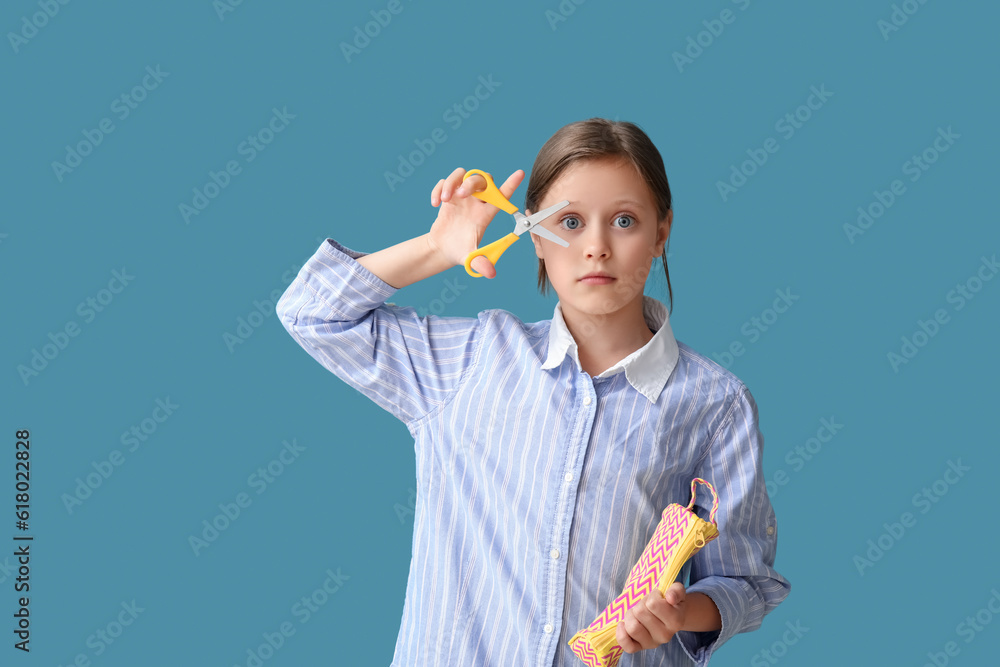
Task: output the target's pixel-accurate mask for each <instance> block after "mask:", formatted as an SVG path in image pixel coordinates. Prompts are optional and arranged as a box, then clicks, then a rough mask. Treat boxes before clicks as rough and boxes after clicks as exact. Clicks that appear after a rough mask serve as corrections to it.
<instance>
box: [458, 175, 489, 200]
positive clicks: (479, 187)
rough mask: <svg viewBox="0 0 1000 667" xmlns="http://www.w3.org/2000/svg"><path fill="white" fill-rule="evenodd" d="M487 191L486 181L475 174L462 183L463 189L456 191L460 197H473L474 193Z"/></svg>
mask: <svg viewBox="0 0 1000 667" xmlns="http://www.w3.org/2000/svg"><path fill="white" fill-rule="evenodd" d="M485 189H486V179H485V178H483V177H482V176H480V175H479V174H473V175H472V176H469V177H468V178H467V179H465V180H464V181H462V185H461V187H459V188H458V190H456V191H455V194H458V195H462V196H465V195H471V194H472V193H473V192H482V191H483V190H485Z"/></svg>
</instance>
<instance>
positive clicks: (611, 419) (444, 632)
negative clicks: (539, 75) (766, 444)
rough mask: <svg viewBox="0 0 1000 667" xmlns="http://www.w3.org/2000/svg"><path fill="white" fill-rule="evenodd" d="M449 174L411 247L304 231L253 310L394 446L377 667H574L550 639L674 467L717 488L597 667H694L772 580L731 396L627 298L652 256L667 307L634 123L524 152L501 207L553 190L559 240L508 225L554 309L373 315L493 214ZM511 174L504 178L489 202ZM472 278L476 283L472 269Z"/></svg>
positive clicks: (662, 312)
mask: <svg viewBox="0 0 1000 667" xmlns="http://www.w3.org/2000/svg"><path fill="white" fill-rule="evenodd" d="M464 174H465V171H464V170H463V169H456V170H455V171H454V172H453V173H452V174H451V175H449V176H448V177H447V178H445V179H442V180H441V181H440V182H438V184H437V185H436V186H435V187H434V189H433V191H432V193H431V204H432V205H434V206H435V207H439V213H438V216H437V219H436V220H435V221H434V223H433V225H432V226H431V228H430V231H429V232H428V233H427V234H424V235H422V236H418V237H416V238H414V239H411V240H409V241H405V242H403V243H400V244H398V245H395V246H392V247H390V248H387V249H385V250H382V251H379V252H376V253H373V254H362V253H358V252H355V251H353V250H349V249H347V248H346V247H344V246H342V245H340V244H339V243H337V242H336V241H334V240H332V239H327V241H326V242H324V243H323V245H322V246H321V247H320V248H319V249H318V250H317V251H316V253H315V254H314V255H313V257H312V258H311V259H310V260H309V261H308V262H307V263H306V264H305V266H303V268H302V270H301V271H300V272H299V275H298V277H297V278H296V280H295V281H294V282H293V283H292V284H291V285H290V286H289V288H288V290H287V291H286V292H285V294H284V295H283V296H282V298H281V300H280V302H279V303H278V305H277V312H278V315H279V317H280V318H281V321H282V323H283V324H284V326H285V327H286V328H287V330H288V331H289V333H290V334H291V335H292V336H293V337H294V338H295V340H296V341H297V342H298V343H299V344H300V345H301V346H302V347H303V348H305V350H306V351H307V352H309V354H310V355H312V356H313V357H314V358H315V359H316V360H317V361H319V362H320V363H321V364H323V366H324V367H326V368H327V369H329V370H330V371H332V372H334V373H336V374H337V375H338V376H339V377H341V378H342V379H343V380H344V381H345V382H347V383H348V384H349V385H350V386H352V387H354V388H355V389H357V390H359V391H360V392H362V393H363V394H365V395H366V396H368V397H369V398H371V399H372V400H373V401H375V402H376V403H377V404H378V405H380V406H381V407H383V408H384V409H386V410H388V411H389V412H390V413H392V414H393V415H394V416H395V417H397V418H398V419H400V420H402V421H403V422H404V423H405V424H406V426H407V427H408V429H409V431H410V433H411V434H412V435H413V438H414V440H415V451H416V457H417V468H416V470H417V500H416V508H415V515H414V534H413V549H412V561H411V564H410V570H409V576H408V580H407V588H406V599H405V603H404V607H403V615H402V620H401V625H400V629H399V634H398V637H397V640H396V648H395V653H394V656H393V662H392V666H393V667H412V666H416V665H419V666H420V667H426V666H430V665H448V666H450V665H456V666H457V665H477V666H479V667H487V666H494V665H497V666H499V665H556V666H560V665H576V664H582V663H580V662H579V660H578V659H577V658H576V656H575V655H573V653H572V652H571V650H570V648H569V646H568V640H569V638H570V637H571V636H573V634H575V633H576V632H577V631H578V630H580V629H582V628H584V627H586V626H587V625H589V624H590V622H591V621H592V620H593V619H594V618H595V617H596V616H597V615H598V614H599V613H600V612H601V611H603V610H604V607H605V606H606V605H607V604H608V603H609V602H610V601H611V600H613V599H614V598H615V597H616V596H617V595H618V593H620V592H621V588H622V586H623V584H624V582H625V579H626V578H627V576H628V573H629V570H630V569H631V568H632V566H633V564H634V563H635V562H636V560H638V558H639V556H640V555H641V553H642V551H643V549H644V547H645V545H646V542H647V541H648V539H649V537H650V536H651V535H652V534H653V530H654V529H655V528H656V525H657V523H658V522H659V518H660V512H661V510H662V509H663V508H664V507H666V506H667V505H668V504H669V503H671V502H678V503H681V504H686V503H687V500H688V494H689V493H690V490H689V485H690V483H691V479H692V478H694V477H702V478H704V479H707V480H708V481H709V482H711V483H712V484H713V485H714V486H715V487H716V489H717V490H718V492H719V498H720V504H719V509H718V513H717V516H716V520H717V522H718V528H719V532H720V536H719V537H718V539H716V540H714V541H713V542H710V543H709V544H708V545H707V546H706V547H705V548H704V549H702V550H701V551H700V552H699V553H698V554H697V555H696V556H695V557H694V558H692V559H691V561H689V563H688V564H687V565H686V566H685V568H684V570H683V571H682V572H681V575H680V577H679V579H678V581H677V582H675V583H674V584H672V585H671V586H670V588H669V589H668V590H667V593H666V596H664V597H661V596H660V595H659V593H657V592H656V591H654V592H653V593H652V594H651V595H650V596H649V597H647V598H646V599H644V600H643V601H642V602H640V603H639V604H638V605H636V607H634V608H633V609H631V610H630V611H629V612H628V614H627V616H626V618H625V620H624V622H622V623H620V624H619V625H618V627H617V638H618V642H619V644H621V646H622V647H623V648H624V650H625V652H626V653H628V654H632V653H635V655H634V656H629V655H624V656H622V661H621V662H620V664H621V665H690V664H698V665H705V664H707V663H708V660H709V658H710V657H711V655H712V653H713V652H714V651H715V650H716V649H718V648H719V646H721V645H722V644H724V643H725V642H726V641H727V640H728V639H729V638H730V637H732V636H733V635H735V634H736V633H739V632H747V631H750V630H755V629H756V628H758V627H759V626H760V624H761V621H762V619H763V617H764V616H765V615H766V614H767V613H769V612H770V611H771V610H772V609H774V608H775V607H776V606H777V605H778V604H779V603H780V602H781V601H782V600H783V599H784V598H785V597H786V596H787V595H788V592H789V590H790V585H789V583H788V581H787V580H786V579H785V578H783V577H782V576H781V575H780V574H778V572H776V571H775V570H774V568H773V565H774V558H775V553H776V547H777V527H776V523H775V517H774V512H773V510H772V508H771V504H770V501H769V499H768V496H767V492H766V490H765V486H764V478H763V473H762V469H761V455H762V446H763V437H762V436H761V434H760V431H759V429H758V426H757V406H756V404H755V402H754V400H753V397H752V396H751V395H750V392H749V391H748V390H747V388H746V387H745V386H744V385H743V383H742V382H740V380H739V379H738V378H737V377H735V376H734V375H733V374H731V373H729V372H728V371H726V370H724V369H723V368H721V367H720V366H718V365H716V364H715V363H714V362H712V361H710V360H709V359H707V358H705V357H703V356H702V355H700V354H698V353H697V352H695V351H694V350H692V349H691V348H689V347H687V346H686V345H684V344H683V343H681V342H679V341H677V340H675V339H674V336H673V333H672V331H671V329H670V323H669V318H668V311H667V308H666V307H665V306H664V305H663V304H662V303H660V302H659V301H657V300H655V299H653V298H651V297H648V296H645V295H644V293H643V288H644V286H645V283H646V277H647V275H648V274H649V272H650V269H651V266H652V264H653V261H654V259H655V258H656V257H658V256H659V257H662V260H663V270H664V273H665V274H666V276H667V286H668V291H669V292H670V302H671V306H672V301H673V294H672V289H671V288H670V283H669V280H670V277H669V272H668V271H667V266H666V251H665V244H666V243H667V239H668V238H669V235H670V227H671V224H672V221H673V212H672V210H671V199H670V187H669V185H668V182H667V177H666V173H665V171H664V167H663V160H662V158H661V157H660V154H659V152H658V151H657V149H656V147H655V146H654V145H653V144H652V142H651V141H650V140H649V138H648V137H647V136H646V134H645V133H644V132H643V131H642V130H640V129H639V128H638V127H637V126H635V125H633V124H631V123H627V122H613V121H608V120H604V119H599V118H593V119H590V120H587V121H581V122H576V123H572V124H570V125H567V126H566V127H563V128H562V129H560V130H559V131H558V132H556V133H555V135H553V136H552V138H550V139H549V141H548V142H546V144H545V145H544V146H543V147H542V149H541V151H540V152H539V154H538V157H537V158H536V160H535V164H534V167H533V169H532V174H531V179H530V181H529V183H528V189H527V193H526V197H525V206H524V208H525V212H526V213H527V214H529V215H530V213H531V212H532V211H538V210H541V209H543V208H546V207H548V206H551V205H552V204H554V203H556V202H559V201H561V200H563V199H566V200H569V202H570V205H569V206H568V207H565V208H563V209H561V210H560V211H558V212H557V213H555V214H554V215H552V216H550V217H549V218H548V219H546V220H545V221H544V222H543V223H542V225H543V226H545V227H546V228H548V229H549V231H551V232H553V233H554V234H555V235H556V236H559V237H561V238H562V239H564V240H565V241H567V242H568V244H569V245H568V247H562V246H560V245H558V244H556V243H553V242H551V241H549V240H547V239H540V238H539V237H537V236H535V235H534V234H532V235H531V239H532V241H533V242H534V245H535V253H536V254H537V256H538V259H539V273H538V282H539V288H540V289H541V290H542V291H543V293H544V291H545V289H546V287H547V285H549V284H551V286H552V287H553V288H554V289H555V291H556V294H557V295H558V297H559V302H558V304H557V305H556V307H555V312H554V313H553V316H552V319H551V320H547V321H542V322H534V323H526V322H522V321H520V320H519V319H518V318H517V317H515V316H514V315H512V314H510V313H508V312H506V311H502V310H486V311H484V312H482V313H480V314H479V316H478V317H477V318H459V317H435V316H430V317H425V318H421V317H418V316H417V314H416V312H415V310H414V309H413V308H409V307H397V306H395V305H391V304H387V303H386V300H387V299H388V298H389V297H390V296H391V295H392V293H393V292H394V291H395V290H396V289H399V288H401V287H404V286H406V285H409V284H411V283H413V282H416V281H418V280H422V279H424V278H426V277H428V276H432V275H434V274H437V273H439V272H441V271H444V270H446V269H449V268H452V267H454V266H456V265H460V264H462V263H463V262H464V259H465V257H466V256H467V255H468V253H470V252H471V251H472V250H474V249H475V248H477V247H478V245H479V243H480V241H481V240H482V238H483V234H484V232H485V230H486V227H487V225H488V224H489V223H490V221H491V220H492V218H493V216H494V215H495V214H496V212H497V209H496V208H495V207H493V206H492V205H490V204H486V203H485V202H482V201H479V200H478V199H476V198H473V197H470V194H471V192H472V191H473V189H474V188H477V187H482V185H483V184H484V181H483V179H482V178H481V177H479V176H475V177H473V178H470V179H469V180H468V181H466V182H465V183H463V181H462V177H463V176H464ZM523 178H524V173H523V172H522V171H520V170H518V171H517V172H515V173H514V174H513V175H511V176H510V178H508V179H507V181H506V182H505V183H504V184H503V185H502V186H501V188H500V190H501V191H502V192H503V194H504V196H506V197H508V198H510V197H511V196H512V195H513V193H514V191H515V190H516V188H517V186H518V185H519V184H520V183H521V181H522V179H523ZM477 181H479V182H478V183H477ZM473 268H474V269H476V270H477V271H479V272H480V273H482V274H484V275H485V276H487V277H493V276H494V275H495V269H494V267H493V266H492V264H491V263H490V261H489V260H488V259H486V258H484V257H480V258H477V260H476V262H475V263H474V264H473ZM708 501H709V503H708V506H709V507H710V506H711V504H710V501H711V499H710V498H709V499H708ZM704 502H705V499H704V498H702V497H699V498H698V499H697V500H696V503H695V508H697V509H698V513H699V515H701V516H703V517H707V511H706V510H705V508H704V507H703V506H702V503H704ZM685 580H689V585H688V586H687V587H685V586H684V584H683V583H682V582H683V581H685Z"/></svg>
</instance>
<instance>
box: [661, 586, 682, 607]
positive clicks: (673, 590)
mask: <svg viewBox="0 0 1000 667" xmlns="http://www.w3.org/2000/svg"><path fill="white" fill-rule="evenodd" d="M686 597H687V591H685V590H684V584H682V583H681V582H679V581H675V582H674V583H672V584H670V586H669V587H668V588H667V592H666V593H665V594H664V596H663V598H664V599H665V600H666V601H667V602H669V603H670V604H671V605H673V606H675V607H676V606H677V605H679V604H680V603H681V602H684V599H685V598H686Z"/></svg>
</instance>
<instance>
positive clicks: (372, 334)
mask: <svg viewBox="0 0 1000 667" xmlns="http://www.w3.org/2000/svg"><path fill="white" fill-rule="evenodd" d="M364 254H365V253H359V252H355V251H353V250H349V249H348V248H345V247H344V246H342V245H340V244H339V243H337V242H336V241H334V240H333V239H327V240H326V241H324V242H323V244H322V245H321V246H320V247H319V249H318V250H317V251H316V252H315V254H314V255H313V256H312V257H311V258H310V259H309V260H308V261H307V262H306V263H305V265H304V266H303V267H302V269H301V270H300V271H299V273H298V275H297V276H296V278H295V280H294V281H292V284H291V285H289V286H288V289H287V290H285V293H284V294H283V295H282V296H281V298H280V299H279V300H278V303H277V306H276V308H275V310H276V311H277V314H278V318H279V319H280V320H281V323H282V324H283V325H284V327H285V329H287V330H288V333H290V334H291V336H292V338H294V339H295V340H296V342H298V344H299V345H301V346H302V348H303V349H305V351H306V352H308V353H309V354H310V355H311V356H312V357H313V358H314V359H316V361H318V362H319V363H320V364H322V365H323V367H324V368H326V369H327V370H329V371H331V372H332V373H334V374H336V375H337V376H338V377H339V378H341V379H342V380H343V381H344V382H346V383H347V384H348V385H350V386H351V387H353V388H354V389H356V390H358V391H359V392H361V393H362V394H364V395H365V396H367V397H368V398H370V399H371V400H372V401H374V402H375V403H376V404H378V405H379V406H380V407H382V408H383V409H385V410H387V411H388V412H390V413H391V414H392V415H393V416H395V417H396V418H397V419H399V420H400V421H402V422H404V423H405V424H406V425H407V426H410V425H411V424H412V422H414V421H416V420H419V419H421V418H422V417H424V416H426V415H427V414H429V413H430V412H432V411H434V410H435V409H437V408H439V407H441V406H442V405H444V404H445V403H446V402H447V401H448V400H449V398H450V397H451V396H452V394H453V393H454V391H455V390H456V389H457V387H458V385H459V383H460V382H461V381H462V379H463V377H464V376H465V373H466V371H467V369H468V368H469V366H470V365H471V364H472V361H473V359H474V357H475V353H476V348H477V336H476V334H477V332H478V331H479V320H478V319H473V318H459V317H436V316H429V317H423V318H422V317H419V316H418V315H417V313H416V311H415V310H414V309H413V308H409V307H405V308H401V307H396V306H392V305H388V304H386V303H385V301H386V299H388V298H389V297H390V296H392V294H393V293H394V292H395V291H396V289H395V288H394V287H392V286H391V285H389V284H388V283H386V282H385V281H383V280H382V279H381V278H379V277H378V276H376V275H375V274H374V273H372V272H371V271H369V270H368V269H366V268H365V267H363V266H362V265H361V264H359V263H358V262H357V261H356V260H357V258H358V257H362V256H364Z"/></svg>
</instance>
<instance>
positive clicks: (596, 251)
mask: <svg viewBox="0 0 1000 667" xmlns="http://www.w3.org/2000/svg"><path fill="white" fill-rule="evenodd" d="M583 242H584V247H583V250H584V253H586V256H587V259H607V257H608V256H609V255H611V245H610V244H609V243H608V234H607V231H606V230H603V229H600V228H599V227H598V226H596V225H594V226H591V227H590V228H589V229H588V230H587V233H586V234H585V235H584V238H583Z"/></svg>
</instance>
